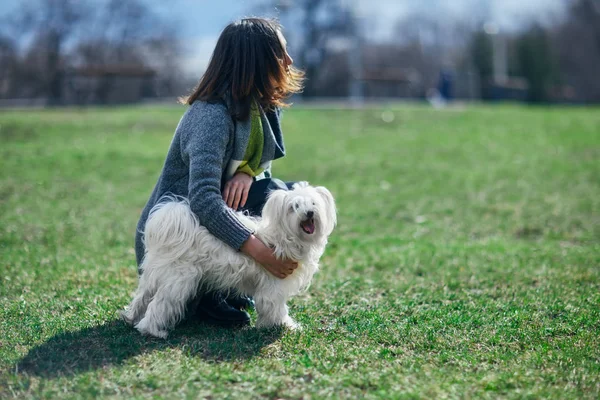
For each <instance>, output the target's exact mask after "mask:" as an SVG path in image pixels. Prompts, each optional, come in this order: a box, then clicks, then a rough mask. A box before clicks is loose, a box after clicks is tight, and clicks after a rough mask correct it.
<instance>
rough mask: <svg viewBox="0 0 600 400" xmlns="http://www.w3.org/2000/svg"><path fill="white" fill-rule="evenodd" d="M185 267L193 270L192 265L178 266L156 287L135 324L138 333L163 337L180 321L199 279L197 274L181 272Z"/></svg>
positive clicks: (194, 292)
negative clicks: (176, 269) (150, 299)
mask: <svg viewBox="0 0 600 400" xmlns="http://www.w3.org/2000/svg"><path fill="white" fill-rule="evenodd" d="M186 269H187V270H188V271H193V267H186V268H182V269H180V268H178V271H173V272H172V274H173V275H171V276H169V277H168V278H167V282H164V283H163V285H162V286H161V287H160V288H159V289H158V291H157V292H156V294H155V295H154V298H153V299H152V301H151V302H150V304H148V308H147V309H146V315H145V316H144V318H142V320H141V321H140V322H138V323H137V325H136V326H135V328H136V329H137V330H138V331H140V333H142V334H144V335H152V336H156V337H159V338H163V339H165V338H166V337H167V335H168V332H167V330H168V329H170V328H173V327H174V326H175V324H176V323H178V322H179V321H181V319H182V318H183V315H184V313H185V307H186V305H187V303H188V301H189V300H190V299H191V298H192V297H193V296H194V295H195V294H196V290H197V289H198V282H199V279H200V277H199V276H198V274H195V273H188V274H185V273H182V271H185V270H186Z"/></svg>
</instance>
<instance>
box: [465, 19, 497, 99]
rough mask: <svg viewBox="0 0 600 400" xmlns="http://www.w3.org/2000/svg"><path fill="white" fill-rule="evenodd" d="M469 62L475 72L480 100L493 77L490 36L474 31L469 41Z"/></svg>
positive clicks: (485, 95)
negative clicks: (479, 88) (478, 83)
mask: <svg viewBox="0 0 600 400" xmlns="http://www.w3.org/2000/svg"><path fill="white" fill-rule="evenodd" d="M470 53H471V61H472V63H473V66H474V67H475V70H476V71H477V75H478V80H479V82H480V87H481V93H480V96H481V98H486V97H487V94H486V92H485V91H486V87H487V84H488V83H489V82H490V80H491V79H492V76H493V75H494V61H493V46H492V39H491V38H490V35H488V34H487V33H485V32H484V31H482V30H480V31H476V32H475V33H474V34H473V38H472V39H471V50H470Z"/></svg>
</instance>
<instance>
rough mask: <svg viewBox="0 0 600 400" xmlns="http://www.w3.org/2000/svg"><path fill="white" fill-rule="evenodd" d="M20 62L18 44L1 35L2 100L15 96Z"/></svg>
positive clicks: (0, 96)
mask: <svg viewBox="0 0 600 400" xmlns="http://www.w3.org/2000/svg"><path fill="white" fill-rule="evenodd" d="M18 62H19V56H18V52H17V45H16V43H15V42H14V40H13V39H11V38H10V37H8V36H5V35H0V98H2V97H9V96H11V95H12V94H13V91H14V83H15V78H16V73H17V71H18V68H17V66H18Z"/></svg>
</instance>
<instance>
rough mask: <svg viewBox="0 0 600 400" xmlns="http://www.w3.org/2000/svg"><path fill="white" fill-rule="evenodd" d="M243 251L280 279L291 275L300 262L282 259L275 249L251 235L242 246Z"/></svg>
mask: <svg viewBox="0 0 600 400" xmlns="http://www.w3.org/2000/svg"><path fill="white" fill-rule="evenodd" d="M241 250H242V252H243V253H245V254H247V255H249V256H250V257H252V258H254V259H255V260H256V262H257V263H259V264H260V265H262V266H263V268H264V269H266V270H267V271H269V272H270V273H271V274H272V275H274V276H275V277H277V278H279V279H284V278H286V277H288V276H289V275H291V274H292V273H293V272H294V270H295V269H296V268H298V263H297V262H295V261H291V260H280V259H278V258H277V257H275V255H274V254H273V250H271V249H270V248H268V247H267V246H265V244H264V243H263V242H261V241H260V240H259V239H257V238H256V236H254V235H251V236H250V238H249V239H248V240H246V241H245V242H244V244H243V245H242V248H241Z"/></svg>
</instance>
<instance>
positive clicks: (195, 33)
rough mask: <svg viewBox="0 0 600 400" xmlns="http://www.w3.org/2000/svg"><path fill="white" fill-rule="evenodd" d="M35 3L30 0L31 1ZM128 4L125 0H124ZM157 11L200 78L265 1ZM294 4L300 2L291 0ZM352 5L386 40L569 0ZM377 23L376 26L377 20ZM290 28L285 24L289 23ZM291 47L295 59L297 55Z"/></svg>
mask: <svg viewBox="0 0 600 400" xmlns="http://www.w3.org/2000/svg"><path fill="white" fill-rule="evenodd" d="M20 1H23V0H0V17H1V16H3V15H6V14H8V13H9V12H10V11H11V10H14V9H15V8H17V7H18V5H19V3H20ZM30 1H31V0H30ZM124 1H125V0H124ZM143 1H144V2H146V3H148V4H149V5H150V6H152V7H153V9H154V10H155V11H156V12H158V13H160V14H161V15H165V16H167V17H168V18H170V19H173V20H175V21H177V22H178V24H179V26H180V29H181V35H182V38H183V40H182V43H183V47H184V54H186V56H185V61H184V63H183V69H184V72H185V73H186V74H189V75H194V74H200V72H198V71H202V70H204V68H205V66H206V65H207V63H208V60H209V59H210V55H211V53H212V50H213V48H214V45H215V43H216V40H217V37H218V35H219V33H220V32H221V30H222V29H223V28H224V27H225V25H227V23H229V22H231V21H233V20H235V19H237V18H240V17H243V16H247V15H252V14H256V13H257V12H260V11H257V10H258V9H257V4H260V3H264V2H265V0H166V1H165V0H143ZM288 1H291V2H294V1H297V0H288ZM339 1H340V2H345V3H346V4H353V5H354V7H355V9H356V10H357V11H358V13H359V15H362V16H364V17H365V20H369V21H372V22H371V23H370V24H369V25H368V28H367V29H368V30H369V32H368V33H369V37H370V38H373V39H376V40H382V41H383V40H386V39H387V38H390V37H391V34H392V31H393V28H394V25H395V24H396V23H397V21H398V20H399V19H401V18H404V17H407V16H409V15H411V14H413V13H414V12H420V13H424V14H427V15H430V16H436V17H438V18H444V19H446V18H447V19H463V20H468V19H469V18H474V15H475V14H477V13H484V14H486V15H487V16H488V17H489V18H490V19H492V20H494V21H495V22H496V23H497V24H498V25H499V26H500V28H501V29H503V30H514V29H517V28H518V27H519V26H522V25H523V24H524V23H526V22H527V21H529V20H530V19H531V18H532V17H533V18H542V19H544V18H546V19H547V18H550V17H555V16H560V15H561V12H562V11H563V10H564V4H565V0H339ZM373 21H377V22H373ZM284 24H285V21H284ZM293 55H294V54H293V49H292V56H293Z"/></svg>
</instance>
